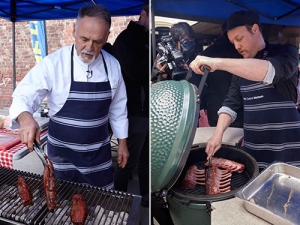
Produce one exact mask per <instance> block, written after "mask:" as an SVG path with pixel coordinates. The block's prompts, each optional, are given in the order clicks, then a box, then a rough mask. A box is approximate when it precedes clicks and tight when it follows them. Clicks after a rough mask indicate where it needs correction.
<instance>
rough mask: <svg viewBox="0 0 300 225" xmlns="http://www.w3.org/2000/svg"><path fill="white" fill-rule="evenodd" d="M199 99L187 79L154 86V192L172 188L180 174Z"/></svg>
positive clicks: (152, 155) (152, 140) (152, 134)
mask: <svg viewBox="0 0 300 225" xmlns="http://www.w3.org/2000/svg"><path fill="white" fill-rule="evenodd" d="M196 100H197V98H196V88H195V86H193V85H192V84H190V83H189V82H187V81H185V80H183V81H161V82H158V83H155V84H153V85H152V86H151V99H150V109H151V110H150V125H151V136H150V137H151V190H152V192H155V191H159V190H161V189H163V188H167V189H169V188H171V186H172V185H173V184H174V182H175V181H176V180H177V177H178V176H179V174H180V173H181V170H182V168H183V165H184V164H185V161H186V158H187V156H188V154H189V152H190V149H189V148H190V146H188V145H189V143H191V142H190V138H192V139H193V138H194V137H191V135H194V134H193V129H196V127H195V128H194V126H195V112H196V108H197V104H196ZM198 114H199V112H198ZM197 118H198V116H197Z"/></svg>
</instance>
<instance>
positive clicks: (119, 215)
mask: <svg viewBox="0 0 300 225" xmlns="http://www.w3.org/2000/svg"><path fill="white" fill-rule="evenodd" d="M19 176H22V177H23V178H24V179H25V180H26V183H27V184H28V186H29V188H30V190H31V191H32V194H33V205H31V206H23V204H22V200H21V198H20V196H19V193H18V188H17V179H18V177H19ZM55 185H56V193H57V200H58V202H59V204H60V207H59V208H58V209H56V210H55V211H53V212H50V211H49V210H48V209H47V205H46V199H45V194H44V185H43V179H42V176H41V175H37V174H32V173H27V172H22V171H19V170H13V169H7V168H0V224H49V225H54V224H61V225H65V224H72V222H71V219H70V211H71V206H72V196H73V195H74V194H81V195H82V196H83V198H84V199H85V202H86V205H87V208H88V216H87V218H86V221H85V224H86V225H96V224H101V225H102V224H103V225H106V224H122V225H124V224H126V225H135V224H138V221H139V211H140V203H141V197H140V196H137V195H132V194H129V193H125V192H120V191H114V190H106V189H103V188H99V187H94V186H90V185H86V184H79V183H74V182H69V181H64V180H60V179H56V184H55Z"/></svg>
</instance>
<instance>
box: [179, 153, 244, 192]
mask: <svg viewBox="0 0 300 225" xmlns="http://www.w3.org/2000/svg"><path fill="white" fill-rule="evenodd" d="M204 165H205V166H208V163H205V164H204ZM244 168H245V166H244V165H243V164H241V163H237V162H234V161H232V160H228V159H223V158H216V157H212V166H211V167H210V168H207V169H198V168H197V166H196V165H192V166H190V167H189V169H188V170H187V172H186V174H185V177H184V179H183V180H182V182H181V188H182V189H194V188H195V187H196V185H197V184H199V185H205V190H206V194H207V195H213V194H219V193H226V192H229V191H230V190H231V189H230V184H231V176H232V172H238V173H242V172H243V170H244ZM208 169H209V170H210V172H209V176H207V173H208Z"/></svg>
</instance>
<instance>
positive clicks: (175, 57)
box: [157, 36, 195, 80]
mask: <svg viewBox="0 0 300 225" xmlns="http://www.w3.org/2000/svg"><path fill="white" fill-rule="evenodd" d="M157 45H158V49H157V51H158V53H159V55H161V56H162V57H161V58H160V59H159V62H160V63H161V64H162V65H164V64H165V63H167V65H168V68H169V70H170V71H171V73H172V79H173V80H183V79H185V78H186V74H187V72H188V70H187V69H185V68H183V65H184V64H186V63H188V62H189V57H190V55H191V53H192V52H193V50H194V46H195V45H194V44H191V41H188V40H186V39H182V40H181V41H180V49H181V50H178V49H177V48H176V47H175V46H174V43H173V40H172V37H171V36H162V37H161V42H159V43H158V44H157Z"/></svg>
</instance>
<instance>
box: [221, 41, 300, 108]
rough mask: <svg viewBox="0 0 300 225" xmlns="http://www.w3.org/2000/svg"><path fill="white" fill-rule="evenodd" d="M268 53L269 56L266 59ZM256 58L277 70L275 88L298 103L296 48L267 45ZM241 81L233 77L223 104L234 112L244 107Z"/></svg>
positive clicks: (274, 81)
mask: <svg viewBox="0 0 300 225" xmlns="http://www.w3.org/2000/svg"><path fill="white" fill-rule="evenodd" d="M266 51H267V56H266V57H265V58H264V53H265V52H266ZM255 58H257V59H263V58H264V59H265V60H268V61H269V62H270V63H271V64H272V66H273V67H274V68H275V77H274V79H273V85H274V87H275V88H276V90H278V92H279V93H281V94H282V95H283V96H285V97H286V98H287V99H289V100H291V101H293V102H295V103H296V102H297V82H298V60H299V54H298V51H297V49H296V47H294V46H293V45H290V44H285V45H272V44H268V43H267V44H266V47H265V49H263V50H261V51H259V52H258V53H257V55H256V56H255ZM240 79H241V78H240V77H238V76H233V78H232V84H231V86H230V90H229V92H228V94H227V97H226V99H225V101H224V102H223V106H227V107H229V108H230V109H232V110H233V111H237V110H240V108H242V107H243V101H242V97H241V93H240Z"/></svg>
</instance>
